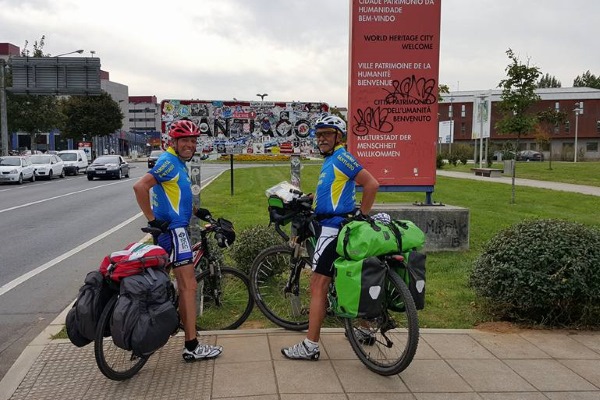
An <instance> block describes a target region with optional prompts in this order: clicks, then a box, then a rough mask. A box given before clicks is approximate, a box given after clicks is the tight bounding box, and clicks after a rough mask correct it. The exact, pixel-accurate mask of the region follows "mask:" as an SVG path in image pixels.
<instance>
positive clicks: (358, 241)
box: [336, 219, 425, 260]
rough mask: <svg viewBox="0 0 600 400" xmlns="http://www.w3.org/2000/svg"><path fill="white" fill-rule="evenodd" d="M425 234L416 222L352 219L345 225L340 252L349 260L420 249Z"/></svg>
mask: <svg viewBox="0 0 600 400" xmlns="http://www.w3.org/2000/svg"><path fill="white" fill-rule="evenodd" d="M424 243H425V233H423V231H422V230H421V229H420V228H419V227H418V226H416V225H415V224H414V222H412V221H405V220H401V221H392V222H391V223H390V224H384V223H383V222H380V221H376V220H372V219H370V220H367V221H350V222H349V223H347V224H346V225H344V226H343V227H342V229H341V230H340V233H339V236H338V242H337V247H336V251H337V254H338V255H339V256H340V257H344V258H345V259H348V260H362V259H365V258H367V257H372V256H380V255H383V254H393V253H405V252H407V251H410V250H420V249H421V248H422V247H423V245H424Z"/></svg>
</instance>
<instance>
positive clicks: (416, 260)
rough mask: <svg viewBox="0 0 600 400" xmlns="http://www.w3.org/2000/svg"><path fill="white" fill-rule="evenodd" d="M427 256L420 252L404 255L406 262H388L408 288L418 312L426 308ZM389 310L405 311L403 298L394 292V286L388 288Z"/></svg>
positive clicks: (391, 260)
mask: <svg viewBox="0 0 600 400" xmlns="http://www.w3.org/2000/svg"><path fill="white" fill-rule="evenodd" d="M426 259H427V256H426V255H425V254H423V253H420V252H418V251H411V252H407V253H404V261H396V260H393V259H390V260H388V264H389V265H390V267H391V268H392V269H393V270H394V271H395V272H396V273H397V274H398V275H399V276H400V278H402V280H403V281H404V282H405V283H406V285H407V286H408V290H409V291H410V294H411V297H412V298H413V301H414V303H415V307H416V308H417V310H422V309H424V308H425V261H426ZM386 294H387V297H388V308H390V309H391V310H393V311H399V312H402V311H404V303H403V301H402V298H401V296H399V295H397V294H395V293H393V292H392V286H391V285H387V286H386Z"/></svg>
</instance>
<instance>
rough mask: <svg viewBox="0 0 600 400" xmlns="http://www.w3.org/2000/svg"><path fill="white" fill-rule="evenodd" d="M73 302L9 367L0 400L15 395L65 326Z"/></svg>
mask: <svg viewBox="0 0 600 400" xmlns="http://www.w3.org/2000/svg"><path fill="white" fill-rule="evenodd" d="M74 303H75V300H73V302H72V303H71V304H69V305H68V306H67V308H65V309H64V310H63V311H62V312H61V313H60V314H59V315H58V316H57V317H56V318H55V319H54V321H52V322H51V323H50V325H48V326H47V327H46V328H45V329H44V330H43V331H42V332H41V333H40V334H39V335H38V336H37V337H36V338H35V339H33V340H32V341H31V343H29V345H27V347H26V348H25V350H23V352H22V353H21V355H20V356H19V358H17V360H16V361H15V362H14V364H13V365H12V366H11V367H10V369H9V370H8V372H7V373H6V375H4V377H3V378H2V381H0V400H9V399H10V398H11V397H12V395H13V394H14V393H15V391H16V390H17V388H18V387H19V385H20V384H21V382H22V381H23V379H24V378H25V376H26V375H27V373H28V372H29V370H30V369H31V366H32V365H33V363H34V362H35V361H36V360H37V358H38V356H39V355H40V354H41V353H42V351H43V350H44V348H45V347H46V345H47V344H48V343H50V342H51V341H52V339H51V338H52V336H53V335H56V334H57V333H58V332H60V331H61V330H62V328H63V326H64V325H65V319H66V317H67V313H68V312H69V310H70V309H71V307H73V304H74Z"/></svg>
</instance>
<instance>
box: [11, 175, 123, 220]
mask: <svg viewBox="0 0 600 400" xmlns="http://www.w3.org/2000/svg"><path fill="white" fill-rule="evenodd" d="M123 182H125V181H119V182H113V183H107V184H106V185H101V186H94V187H91V188H87V189H83V190H78V191H76V192H70V193H65V194H61V195H60V196H54V197H48V198H47V199H42V200H37V201H32V202H31V203H25V204H20V205H18V206H14V207H10V208H5V209H3V210H0V214H2V213H3V212H7V211H12V210H16V209H19V208H23V207H29V206H33V205H35V204H40V203H44V202H46V201H50V200H56V199H60V198H61V197H67V196H72V195H74V194H79V193H83V192H87V191H88V190H96V189H101V188H104V187H106V186H110V185H117V184H119V183H123Z"/></svg>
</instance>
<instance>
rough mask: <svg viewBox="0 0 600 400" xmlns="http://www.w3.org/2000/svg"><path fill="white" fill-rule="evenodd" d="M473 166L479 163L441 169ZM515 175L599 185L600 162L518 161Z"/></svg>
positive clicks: (500, 165) (497, 164) (499, 165)
mask: <svg viewBox="0 0 600 400" xmlns="http://www.w3.org/2000/svg"><path fill="white" fill-rule="evenodd" d="M474 167H479V164H476V165H475V164H467V165H462V164H458V165H457V166H453V165H444V168H442V169H443V170H444V171H457V172H471V168H474ZM484 167H487V165H484ZM492 168H500V169H503V168H504V164H503V163H502V162H495V163H494V164H492ZM515 175H516V177H517V178H526V179H538V180H541V181H554V182H565V183H577V184H580V185H590V186H600V162H577V163H573V162H564V161H552V163H550V162H549V161H544V162H537V161H529V162H527V161H518V162H517V164H516V167H515Z"/></svg>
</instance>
